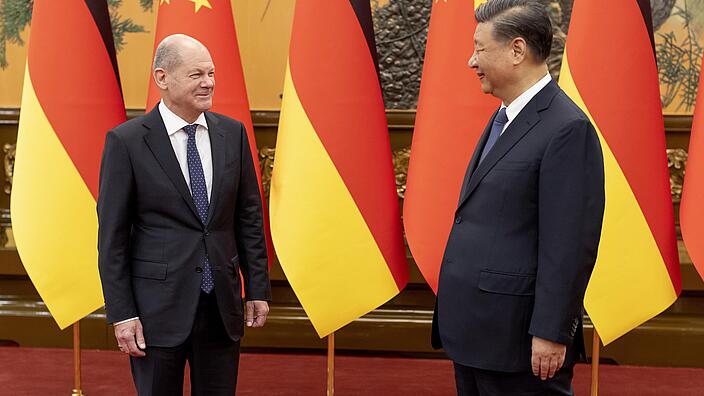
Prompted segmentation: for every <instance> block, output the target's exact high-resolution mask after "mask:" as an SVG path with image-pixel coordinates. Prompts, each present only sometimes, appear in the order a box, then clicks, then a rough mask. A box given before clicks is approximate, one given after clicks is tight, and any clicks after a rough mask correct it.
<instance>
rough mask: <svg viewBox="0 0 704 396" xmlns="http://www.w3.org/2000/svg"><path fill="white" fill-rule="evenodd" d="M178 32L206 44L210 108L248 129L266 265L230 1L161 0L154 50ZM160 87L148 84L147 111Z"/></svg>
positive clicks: (266, 216) (271, 252)
mask: <svg viewBox="0 0 704 396" xmlns="http://www.w3.org/2000/svg"><path fill="white" fill-rule="evenodd" d="M176 33H181V34H186V35H188V36H191V37H193V38H195V39H197V40H198V41H200V42H201V43H203V45H205V46H206V47H208V50H209V51H210V55H211V56H212V57H213V63H214V64H215V71H216V74H215V82H216V84H215V88H216V89H215V95H214V96H213V108H212V111H214V112H217V113H220V114H224V115H226V116H229V117H232V118H234V119H236V120H238V121H241V122H242V123H243V124H244V126H245V128H246V129H247V138H248V139H249V148H250V149H251V151H252V160H253V161H254V165H255V169H256V171H257V180H259V192H260V194H261V196H262V208H263V210H264V227H265V228H266V246H267V250H268V252H269V264H271V260H272V258H273V257H274V248H273V245H272V244H271V232H270V230H269V213H268V210H267V205H266V201H265V199H264V189H263V188H262V183H261V182H262V176H261V171H260V168H259V157H258V150H257V143H256V140H255V138H254V128H253V127H252V117H251V114H250V112H249V101H248V100H247V87H246V86H245V82H244V74H243V73H242V62H241V60H240V50H239V46H238V45H237V32H236V31H235V21H234V19H233V17H232V6H231V4H230V0H161V2H160V4H159V12H158V15H157V22H156V36H155V37H154V50H155V51H156V47H157V46H158V45H159V43H160V42H161V40H163V39H164V38H165V37H166V36H169V35H172V34H176ZM159 99H160V97H159V89H158V88H157V86H156V84H155V83H154V80H153V79H151V80H150V83H149V95H148V97H147V110H149V109H151V108H152V107H154V106H155V105H156V104H157V103H158V102H159Z"/></svg>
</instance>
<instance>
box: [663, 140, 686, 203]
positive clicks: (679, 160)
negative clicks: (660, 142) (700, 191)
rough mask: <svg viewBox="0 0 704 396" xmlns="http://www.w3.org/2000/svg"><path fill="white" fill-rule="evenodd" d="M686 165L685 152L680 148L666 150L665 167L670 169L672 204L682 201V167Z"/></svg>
mask: <svg viewBox="0 0 704 396" xmlns="http://www.w3.org/2000/svg"><path fill="white" fill-rule="evenodd" d="M686 164H687V152H686V151H685V150H683V149H681V148H677V149H667V167H668V168H669V169H670V193H671V194H672V202H674V203H679V202H680V200H681V199H682V184H683V183H684V167H685V165H686Z"/></svg>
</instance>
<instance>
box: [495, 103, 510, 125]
mask: <svg viewBox="0 0 704 396" xmlns="http://www.w3.org/2000/svg"><path fill="white" fill-rule="evenodd" d="M494 122H496V123H498V124H505V123H507V122H508V116H507V115H506V108H505V107H502V108H500V109H499V113H498V114H496V118H495V119H494Z"/></svg>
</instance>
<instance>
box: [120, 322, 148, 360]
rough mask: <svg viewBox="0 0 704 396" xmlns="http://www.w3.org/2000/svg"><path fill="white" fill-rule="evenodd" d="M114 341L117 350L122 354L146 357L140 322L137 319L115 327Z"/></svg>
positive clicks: (145, 345)
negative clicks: (115, 341)
mask: <svg viewBox="0 0 704 396" xmlns="http://www.w3.org/2000/svg"><path fill="white" fill-rule="evenodd" d="M115 339H116V340H117V346H118V348H120V350H121V351H122V352H125V353H129V355H130V356H134V357H142V356H146V355H147V354H146V353H144V349H145V348H146V347H147V344H146V343H145V342H144V333H143V331H142V322H140V321H139V319H133V320H130V321H127V322H124V323H120V324H117V325H115Z"/></svg>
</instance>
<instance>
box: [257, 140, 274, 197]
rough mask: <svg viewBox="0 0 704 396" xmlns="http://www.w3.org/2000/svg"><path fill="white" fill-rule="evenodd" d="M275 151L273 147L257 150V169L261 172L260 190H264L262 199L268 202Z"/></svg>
mask: <svg viewBox="0 0 704 396" xmlns="http://www.w3.org/2000/svg"><path fill="white" fill-rule="evenodd" d="M275 154H276V149H275V148H273V147H268V146H264V147H262V148H261V149H260V150H259V168H260V169H261V172H262V188H263V189H264V197H265V198H266V200H267V201H268V200H269V192H270V191H271V173H272V171H273V170H274V155H275Z"/></svg>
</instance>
